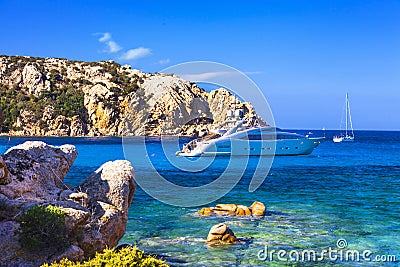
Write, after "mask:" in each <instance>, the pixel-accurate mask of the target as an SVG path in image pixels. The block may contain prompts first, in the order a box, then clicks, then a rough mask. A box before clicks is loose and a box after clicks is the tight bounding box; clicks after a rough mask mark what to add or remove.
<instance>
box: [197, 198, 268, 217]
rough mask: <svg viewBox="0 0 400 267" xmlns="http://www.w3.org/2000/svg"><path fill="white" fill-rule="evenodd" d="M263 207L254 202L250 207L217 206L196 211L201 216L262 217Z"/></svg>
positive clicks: (259, 203)
mask: <svg viewBox="0 0 400 267" xmlns="http://www.w3.org/2000/svg"><path fill="white" fill-rule="evenodd" d="M265 209H266V208H265V205H264V204H263V203H261V202H258V201H255V202H254V203H253V204H252V205H251V206H250V207H247V206H244V205H236V204H217V206H216V207H206V208H202V209H201V210H199V211H198V214H199V215H201V216H264V215H265Z"/></svg>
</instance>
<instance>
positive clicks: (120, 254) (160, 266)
mask: <svg viewBox="0 0 400 267" xmlns="http://www.w3.org/2000/svg"><path fill="white" fill-rule="evenodd" d="M91 266H102V267H125V266H135V267H136V266H137V267H168V265H167V264H165V263H164V262H163V261H162V260H158V259H155V258H153V257H151V256H149V255H146V254H144V252H143V251H141V250H139V249H137V248H132V247H125V248H122V249H121V250H118V251H116V250H115V249H105V250H104V251H103V252H102V253H96V256H95V257H94V258H92V259H90V260H87V261H85V262H82V263H80V262H77V263H74V262H72V261H70V260H68V259H62V260H61V261H60V262H59V263H52V264H51V265H49V264H47V263H46V264H43V265H42V266H41V267H91Z"/></svg>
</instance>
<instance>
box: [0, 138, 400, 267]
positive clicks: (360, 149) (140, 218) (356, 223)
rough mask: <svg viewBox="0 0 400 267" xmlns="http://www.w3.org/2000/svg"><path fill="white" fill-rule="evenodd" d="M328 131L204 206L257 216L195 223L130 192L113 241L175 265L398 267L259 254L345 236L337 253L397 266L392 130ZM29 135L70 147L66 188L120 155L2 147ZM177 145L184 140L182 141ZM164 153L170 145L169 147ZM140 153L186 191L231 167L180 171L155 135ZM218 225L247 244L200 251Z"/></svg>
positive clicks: (399, 204)
mask: <svg viewBox="0 0 400 267" xmlns="http://www.w3.org/2000/svg"><path fill="white" fill-rule="evenodd" d="M298 132H299V133H302V131H298ZM334 133H335V132H330V131H327V132H326V135H327V138H326V141H324V142H323V143H322V144H320V146H319V147H318V148H316V149H315V150H314V152H313V153H312V154H311V155H307V156H291V157H275V159H274V162H273V164H272V168H271V170H270V171H269V173H268V176H267V178H266V180H265V181H264V182H263V184H262V185H261V186H260V187H259V188H258V189H257V190H256V191H255V192H249V191H248V186H249V183H250V179H251V177H252V174H253V173H254V168H256V166H257V163H258V159H257V158H256V157H255V158H250V161H249V164H248V166H247V168H246V171H245V172H244V174H243V175H241V180H240V182H239V183H238V184H237V185H236V186H235V187H234V188H233V190H232V191H230V192H229V193H228V194H227V195H225V196H224V197H223V198H221V199H219V200H217V201H215V202H212V203H209V204H208V205H207V206H214V205H216V204H217V203H236V204H243V205H248V206H249V205H251V203H252V202H253V201H255V200H257V201H261V202H263V203H265V204H266V206H267V215H266V216H265V217H263V218H239V217H199V216H198V215H197V213H196V211H197V210H198V209H199V208H196V207H194V208H183V207H176V206H171V205H167V204H164V203H162V202H160V201H158V200H156V199H153V198H152V197H150V196H149V195H147V194H146V193H145V192H144V191H143V190H141V189H140V188H138V189H137V191H136V194H135V197H134V200H133V203H132V206H131V208H130V211H129V220H128V225H127V231H126V234H125V236H124V237H123V239H122V240H121V243H131V244H134V245H136V246H138V247H139V248H140V249H143V250H145V251H146V252H148V253H153V254H159V255H163V256H165V258H166V259H167V261H168V262H169V263H171V264H172V265H174V266H267V265H268V266H287V265H289V266H316V265H318V266H333V265H340V266H397V265H398V264H399V262H377V261H371V262H367V261H365V260H363V259H362V258H361V256H360V258H361V259H360V261H351V260H348V261H346V259H343V258H342V260H340V258H338V259H336V260H335V259H328V258H326V257H325V259H324V260H323V261H321V262H320V261H314V262H312V261H307V260H306V261H300V262H289V263H287V262H284V261H282V260H279V259H278V257H277V254H276V253H275V254H273V256H274V258H273V259H271V258H267V259H266V260H260V259H258V257H257V254H258V253H259V252H260V250H264V249H265V247H266V246H267V247H268V250H269V252H271V250H276V251H278V250H285V251H287V252H289V251H291V250H296V251H300V252H301V251H303V250H306V249H307V250H315V251H316V252H317V253H320V252H321V251H322V250H324V249H328V248H332V249H338V247H337V241H338V240H339V239H345V240H346V242H347V247H346V248H345V249H347V250H358V251H360V253H362V252H363V251H365V250H369V251H371V253H372V254H371V256H370V257H369V258H370V259H371V260H374V259H375V257H376V256H388V255H395V256H397V260H400V191H399V187H400V132H389V131H388V132H383V131H356V133H355V135H356V141H355V142H352V143H339V144H335V143H333V142H332V141H331V140H332V139H331V137H332V136H333V135H334ZM314 134H315V135H317V136H318V135H321V134H322V132H319V131H315V132H314ZM28 139H29V140H43V141H45V142H47V143H49V144H53V145H61V144H65V143H70V144H73V145H75V146H76V147H77V150H78V153H79V155H78V157H77V159H76V161H75V163H74V165H73V166H72V168H71V170H70V172H69V174H68V175H67V177H66V179H65V182H66V183H69V184H70V185H72V186H75V185H77V184H79V183H80V182H81V181H82V180H83V179H84V178H85V177H87V176H88V175H89V174H90V173H91V172H93V171H94V170H96V169H97V168H98V167H99V166H100V165H101V164H102V163H104V162H106V161H109V160H116V159H123V158H124V150H123V146H122V141H121V138H116V137H101V138H20V137H11V139H10V140H9V139H8V137H0V146H1V147H0V148H1V149H2V150H5V149H6V147H9V146H12V145H16V144H18V143H21V142H23V141H25V140H28ZM184 141H187V140H181V142H184ZM133 143H135V142H133ZM167 143H168V140H167ZM171 147H174V146H173V145H172V141H171ZM147 151H148V155H149V157H150V158H151V162H152V163H153V164H154V166H155V167H156V168H157V170H158V171H159V173H161V174H162V175H163V176H164V177H165V178H166V179H167V180H169V181H172V182H174V183H176V184H180V185H185V186H199V185H202V184H206V183H209V182H210V181H212V180H214V179H215V178H217V177H218V176H219V175H220V173H221V172H222V171H223V170H224V168H225V167H226V165H227V162H228V161H229V159H228V158H217V159H216V160H215V161H214V162H212V163H211V164H210V166H208V167H207V168H206V169H205V170H204V171H198V172H186V171H182V170H180V169H179V168H176V167H174V166H172V165H171V164H170V163H169V161H168V160H167V158H166V157H165V155H164V154H163V150H162V146H161V143H160V142H159V139H157V138H153V139H150V142H148V143H147ZM171 151H172V150H171ZM1 152H4V151H1ZM168 153H172V152H168ZM168 156H173V155H168ZM139 157H140V156H138V158H137V159H136V158H135V157H133V159H132V158H131V161H132V164H133V166H134V167H135V171H136V176H137V177H139V176H140V178H141V179H143V178H146V175H151V174H150V173H148V172H147V170H146V169H145V168H146V167H145V166H142V159H141V158H139ZM141 168H142V169H141ZM233 175H235V174H233ZM236 175H240V174H236ZM193 197H194V198H195V197H196V196H195V195H194V196H193ZM220 222H224V223H226V224H227V225H228V226H229V227H230V228H231V229H232V230H233V231H234V232H235V235H236V236H238V237H243V238H246V242H244V243H243V244H238V245H234V246H222V247H209V246H207V245H206V243H205V239H206V237H207V234H208V231H209V229H210V227H211V226H213V225H214V224H217V223H220ZM260 255H263V254H260ZM286 259H288V257H286ZM350 259H351V257H350Z"/></svg>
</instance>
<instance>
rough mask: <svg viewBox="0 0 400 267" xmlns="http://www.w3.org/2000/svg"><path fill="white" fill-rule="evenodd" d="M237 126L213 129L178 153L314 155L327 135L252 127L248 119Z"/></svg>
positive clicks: (209, 154) (192, 154)
mask: <svg viewBox="0 0 400 267" xmlns="http://www.w3.org/2000/svg"><path fill="white" fill-rule="evenodd" d="M228 122H230V123H232V122H234V125H233V127H231V128H230V129H228V130H226V129H223V130H221V131H218V130H212V131H211V132H212V133H211V134H209V135H207V136H205V137H204V138H200V139H195V140H192V141H191V142H189V143H188V144H185V145H184V146H183V148H182V151H178V152H177V153H176V154H177V155H178V156H184V157H200V156H274V155H277V156H288V155H307V154H310V153H311V152H312V151H313V150H314V148H316V147H317V146H318V145H319V144H320V143H321V142H322V140H323V139H324V137H314V138H310V137H309V136H308V135H306V136H304V135H300V134H296V133H291V132H285V131H282V130H281V129H279V128H276V127H270V126H265V127H248V126H244V125H245V123H246V122H247V121H245V120H238V121H232V120H229V121H228Z"/></svg>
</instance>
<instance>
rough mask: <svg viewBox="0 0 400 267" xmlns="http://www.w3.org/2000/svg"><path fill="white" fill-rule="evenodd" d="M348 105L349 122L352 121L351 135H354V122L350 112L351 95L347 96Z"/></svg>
mask: <svg viewBox="0 0 400 267" xmlns="http://www.w3.org/2000/svg"><path fill="white" fill-rule="evenodd" d="M347 107H348V112H349V123H350V129H351V136H354V130H353V122H352V121H351V114H350V101H349V96H347Z"/></svg>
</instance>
